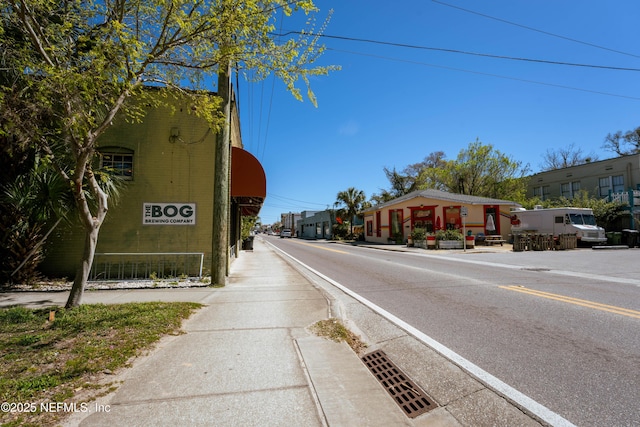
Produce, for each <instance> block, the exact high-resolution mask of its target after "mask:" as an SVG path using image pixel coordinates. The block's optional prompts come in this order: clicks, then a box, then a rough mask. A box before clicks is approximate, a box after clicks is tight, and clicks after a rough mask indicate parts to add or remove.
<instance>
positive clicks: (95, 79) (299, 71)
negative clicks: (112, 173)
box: [0, 0, 335, 307]
mask: <svg viewBox="0 0 640 427" xmlns="http://www.w3.org/2000/svg"><path fill="white" fill-rule="evenodd" d="M0 8H1V11H2V14H1V15H0V45H1V46H2V48H3V54H2V55H1V56H2V58H1V60H2V61H3V68H2V70H0V73H6V74H5V75H4V76H3V77H2V78H0V84H1V86H0V89H1V90H0V115H1V116H2V120H1V122H2V125H3V130H2V132H3V134H7V133H10V134H12V135H14V136H15V137H16V138H18V139H19V140H20V141H21V142H22V143H24V144H31V145H34V146H37V147H38V148H39V149H40V150H42V151H43V152H45V153H46V154H47V156H48V161H49V162H50V164H51V165H52V167H53V168H55V170H56V171H57V172H58V174H59V175H60V176H61V177H62V178H63V179H64V180H65V182H67V183H69V184H70V188H71V190H72V192H73V195H74V201H75V207H76V209H77V211H78V216H79V218H80V221H81V223H82V226H83V229H84V231H85V236H86V237H85V250H84V254H83V257H82V260H81V263H80V265H79V268H78V270H77V273H76V277H75V279H74V284H73V288H72V290H71V293H70V295H69V299H68V301H67V304H66V306H67V307H73V306H76V305H79V304H80V301H81V297H82V294H83V292H84V288H85V285H86V281H87V278H88V275H89V272H90V269H91V264H92V262H93V255H94V253H95V248H96V244H97V240H98V235H99V231H100V227H101V226H102V223H103V221H104V219H105V217H106V214H107V211H108V209H109V200H108V194H107V192H106V191H105V188H104V185H103V184H104V183H102V182H101V180H100V177H99V175H98V174H96V171H95V170H94V159H95V157H96V155H97V154H96V143H97V141H98V138H99V137H100V135H102V134H103V133H104V132H105V130H106V129H107V128H108V127H109V126H110V125H111V123H112V120H113V119H114V118H115V117H116V115H124V116H126V117H127V119H128V120H133V121H136V120H140V119H141V118H142V117H143V115H144V113H145V110H146V109H147V108H148V106H152V107H153V106H160V105H170V102H171V99H170V95H172V94H173V93H175V91H179V92H180V94H181V96H184V97H188V98H190V102H191V104H192V105H193V106H194V110H195V114H197V115H199V116H200V117H202V118H203V119H205V120H207V121H208V122H209V123H210V126H211V127H212V128H214V129H216V130H217V129H219V126H220V125H221V123H222V122H223V120H224V118H223V117H221V114H220V113H219V112H218V109H217V107H218V105H219V104H220V99H219V98H217V97H216V96H215V95H212V94H211V93H210V92H209V91H205V90H203V89H205V88H206V83H207V82H208V81H209V79H210V78H211V76H213V75H216V74H217V73H218V72H219V71H220V72H222V71H226V66H227V64H234V65H235V66H236V67H237V69H238V70H241V71H245V70H253V71H255V74H254V76H255V77H254V78H255V79H258V80H259V79H264V78H266V77H267V76H268V75H270V74H271V73H273V74H275V75H276V76H277V77H278V78H280V80H282V81H283V82H284V84H285V86H286V87H287V89H288V90H289V91H290V92H291V93H292V94H293V95H294V96H295V97H296V98H298V99H301V98H302V95H301V90H300V88H299V87H298V85H299V83H300V81H302V83H303V84H304V85H305V86H306V88H307V96H308V98H309V99H310V100H311V102H313V103H315V97H314V95H313V93H312V91H311V89H310V87H309V77H310V76H316V75H325V74H327V73H328V72H329V71H331V70H333V69H335V68H334V67H322V66H317V65H315V61H316V60H317V59H318V57H319V56H320V55H321V54H322V52H323V47H322V46H320V45H319V44H318V39H319V37H320V32H316V31H315V26H314V23H313V20H310V21H308V22H309V24H308V25H309V30H308V31H306V32H303V33H302V35H297V36H292V37H291V38H284V37H279V38H276V37H275V36H273V35H272V31H273V30H274V28H275V23H276V20H277V19H279V17H280V16H281V15H286V16H291V15H292V14H294V13H296V12H302V13H304V14H307V15H309V16H312V14H313V13H315V12H317V9H316V7H315V5H314V4H313V2H312V1H311V0H294V1H292V2H291V1H287V0H268V1H258V0H243V1H234V2H232V1H231V0H173V1H171V2H167V1H164V0H121V1H116V2H102V1H99V2H91V1H84V0H70V1H65V2H49V1H46V0H21V1H19V0H7V1H3V2H2V3H1V4H0ZM322 28H324V27H322ZM322 28H321V30H322ZM150 85H151V86H154V87H156V88H157V90H154V91H150V90H144V89H145V87H148V86H150ZM183 87H188V88H190V89H192V90H189V91H184V90H181V89H180V88H183ZM134 99H135V100H136V101H138V102H132V100H134ZM34 124H36V125H34ZM91 200H93V201H94V202H95V205H92V204H91Z"/></svg>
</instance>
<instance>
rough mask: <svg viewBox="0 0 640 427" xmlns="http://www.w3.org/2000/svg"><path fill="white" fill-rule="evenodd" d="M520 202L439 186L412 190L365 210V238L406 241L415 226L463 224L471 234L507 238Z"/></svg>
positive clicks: (437, 227) (454, 226)
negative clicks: (445, 189) (465, 192)
mask: <svg viewBox="0 0 640 427" xmlns="http://www.w3.org/2000/svg"><path fill="white" fill-rule="evenodd" d="M519 206H520V205H519V204H518V203H516V202H513V201H509V200H500V199H493V198H489V197H477V196H467V195H464V194H454V193H448V192H446V191H440V190H418V191H413V192H411V193H409V194H406V195H404V196H402V197H398V198H397V199H394V200H391V201H389V202H387V203H383V204H380V205H377V206H374V207H372V208H370V209H367V210H366V211H364V224H365V233H364V234H365V240H366V241H367V242H375V243H388V242H389V241H394V242H405V241H406V239H407V238H408V236H409V235H410V234H411V231H412V230H413V229H414V228H416V227H420V228H424V229H426V230H427V232H435V231H437V230H440V229H444V230H446V229H459V230H460V231H463V228H465V229H466V231H467V233H469V232H470V234H473V235H477V234H478V233H482V234H484V235H491V234H497V235H502V236H503V238H504V239H507V238H508V236H509V234H510V232H511V208H514V207H519ZM465 211H466V216H464V213H465ZM492 224H493V225H492Z"/></svg>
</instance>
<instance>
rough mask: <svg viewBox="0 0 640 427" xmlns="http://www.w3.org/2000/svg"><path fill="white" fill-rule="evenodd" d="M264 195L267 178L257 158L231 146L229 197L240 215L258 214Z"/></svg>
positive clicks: (265, 194) (265, 195)
mask: <svg viewBox="0 0 640 427" xmlns="http://www.w3.org/2000/svg"><path fill="white" fill-rule="evenodd" d="M265 197H267V178H266V176H265V174H264V169H262V165H261V164H260V162H259V161H258V159H256V158H255V157H254V156H253V154H251V153H249V152H248V151H245V150H243V149H242V148H238V147H231V198H232V199H233V200H234V201H235V202H236V203H237V204H238V205H239V206H240V209H241V211H242V215H246V216H249V215H251V216H255V215H258V212H260V208H261V207H262V203H263V202H264V199H265Z"/></svg>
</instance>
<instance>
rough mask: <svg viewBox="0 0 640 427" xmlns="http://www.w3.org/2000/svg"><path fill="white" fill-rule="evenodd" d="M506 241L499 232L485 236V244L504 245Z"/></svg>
mask: <svg viewBox="0 0 640 427" xmlns="http://www.w3.org/2000/svg"><path fill="white" fill-rule="evenodd" d="M505 242H506V240H504V239H503V238H502V236H500V235H499V234H498V235H489V236H485V238H484V244H485V245H497V244H498V243H500V246H502V245H503V244H504V243H505Z"/></svg>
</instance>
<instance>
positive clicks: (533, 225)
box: [511, 206, 607, 245]
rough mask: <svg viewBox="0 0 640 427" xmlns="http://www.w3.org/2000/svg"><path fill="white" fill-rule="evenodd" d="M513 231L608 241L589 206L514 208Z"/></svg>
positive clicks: (599, 242)
mask: <svg viewBox="0 0 640 427" xmlns="http://www.w3.org/2000/svg"><path fill="white" fill-rule="evenodd" d="M511 231H512V232H513V233H539V234H552V235H553V236H554V237H557V236H558V235H560V234H575V235H576V237H577V239H578V243H580V242H582V243H585V244H589V245H600V244H603V243H606V242H607V237H606V235H605V233H604V228H602V227H599V226H598V225H596V219H595V217H594V216H593V211H592V210H591V209H587V208H570V207H566V208H549V209H543V208H541V207H538V206H536V208H535V209H532V210H527V209H524V208H514V209H512V210H511Z"/></svg>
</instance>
